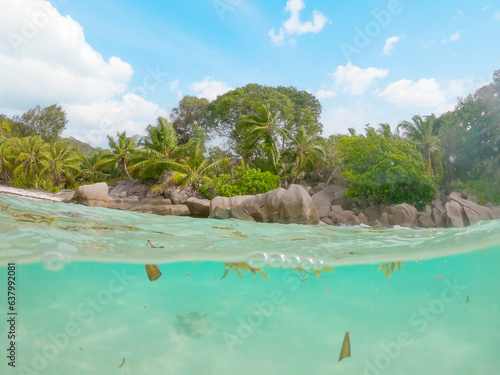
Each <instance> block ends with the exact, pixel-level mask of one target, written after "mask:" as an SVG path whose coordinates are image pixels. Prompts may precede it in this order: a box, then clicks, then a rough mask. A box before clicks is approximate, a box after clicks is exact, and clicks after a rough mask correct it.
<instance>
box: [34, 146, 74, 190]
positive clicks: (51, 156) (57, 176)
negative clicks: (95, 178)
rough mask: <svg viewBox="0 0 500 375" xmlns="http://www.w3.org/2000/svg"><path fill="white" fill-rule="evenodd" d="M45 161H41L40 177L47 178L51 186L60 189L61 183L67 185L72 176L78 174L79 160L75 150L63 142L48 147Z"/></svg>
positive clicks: (72, 178)
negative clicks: (50, 181)
mask: <svg viewBox="0 0 500 375" xmlns="http://www.w3.org/2000/svg"><path fill="white" fill-rule="evenodd" d="M46 156H47V158H46V160H44V161H43V165H44V167H43V169H42V170H41V171H40V177H43V176H49V178H50V179H51V180H52V183H53V185H57V188H58V189H59V190H61V189H62V185H63V182H64V183H68V182H71V181H73V180H74V176H75V175H76V174H78V173H80V168H79V166H78V164H79V161H80V158H79V156H78V154H77V153H76V151H75V149H74V148H72V147H70V146H68V145H67V144H66V143H63V142H60V141H58V142H54V143H52V144H51V145H50V146H49V149H48V151H47V153H46Z"/></svg>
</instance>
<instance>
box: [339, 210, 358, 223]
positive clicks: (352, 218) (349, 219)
mask: <svg viewBox="0 0 500 375" xmlns="http://www.w3.org/2000/svg"><path fill="white" fill-rule="evenodd" d="M339 215H340V216H342V217H343V218H344V219H345V220H346V223H347V224H349V225H359V224H361V221H360V220H359V218H358V217H357V216H356V214H355V213H354V212H352V211H343V212H341V213H340V214H339Z"/></svg>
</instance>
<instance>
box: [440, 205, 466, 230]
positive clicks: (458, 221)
mask: <svg viewBox="0 0 500 375" xmlns="http://www.w3.org/2000/svg"><path fill="white" fill-rule="evenodd" d="M445 209H446V225H447V226H448V227H453V228H463V227H464V226H465V225H464V219H463V217H462V206H460V204H459V203H457V202H456V201H450V202H447V203H446V204H445Z"/></svg>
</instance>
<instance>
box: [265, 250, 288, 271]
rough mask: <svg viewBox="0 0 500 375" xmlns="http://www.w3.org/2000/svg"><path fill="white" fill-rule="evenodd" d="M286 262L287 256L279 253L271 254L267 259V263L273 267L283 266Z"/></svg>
mask: <svg viewBox="0 0 500 375" xmlns="http://www.w3.org/2000/svg"><path fill="white" fill-rule="evenodd" d="M285 262H286V258H285V256H284V255H283V254H279V253H275V254H271V255H269V257H268V259H267V265H268V266H269V267H271V268H278V267H283V266H284V265H285Z"/></svg>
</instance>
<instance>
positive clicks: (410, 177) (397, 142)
mask: <svg viewBox="0 0 500 375" xmlns="http://www.w3.org/2000/svg"><path fill="white" fill-rule="evenodd" d="M339 157H340V158H341V159H342V163H343V165H344V172H343V175H344V176H345V178H346V181H347V182H348V184H349V189H348V191H347V192H346V196H348V197H351V198H360V199H361V200H365V201H366V202H369V203H378V202H386V203H403V202H406V203H409V204H413V205H415V206H416V207H417V208H419V209H420V208H423V207H425V205H426V204H428V203H430V202H431V201H432V200H433V199H434V197H435V193H436V189H437V186H436V184H435V182H434V181H433V179H432V178H431V177H430V176H428V175H427V173H426V168H425V165H424V163H423V162H422V158H421V156H420V153H419V152H418V151H417V150H416V149H415V147H414V146H413V145H412V144H411V143H410V142H409V141H407V140H404V139H400V138H398V137H396V136H390V137H385V136H383V135H380V134H377V133H376V132H375V130H374V129H373V128H369V127H368V128H367V131H366V135H351V136H344V137H342V138H341V139H340V141H339Z"/></svg>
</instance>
